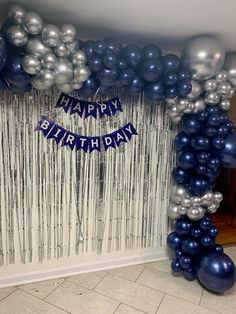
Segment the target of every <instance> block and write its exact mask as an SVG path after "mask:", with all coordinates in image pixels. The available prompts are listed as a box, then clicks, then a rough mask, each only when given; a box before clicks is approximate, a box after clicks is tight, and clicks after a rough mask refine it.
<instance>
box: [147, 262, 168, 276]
mask: <svg viewBox="0 0 236 314" xmlns="http://www.w3.org/2000/svg"><path fill="white" fill-rule="evenodd" d="M170 264H171V260H169V259H165V260H163V261H157V262H152V263H148V264H145V265H146V267H150V268H154V269H157V270H160V271H164V272H166V273H171V268H170Z"/></svg>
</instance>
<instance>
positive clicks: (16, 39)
mask: <svg viewBox="0 0 236 314" xmlns="http://www.w3.org/2000/svg"><path fill="white" fill-rule="evenodd" d="M7 40H8V41H9V43H10V44H12V45H13V46H15V47H22V46H24V45H25V44H26V43H27V41H28V34H27V33H26V32H25V31H24V29H23V28H22V27H21V26H20V25H12V26H10V27H9V28H8V30H7Z"/></svg>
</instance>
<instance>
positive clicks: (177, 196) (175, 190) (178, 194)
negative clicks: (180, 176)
mask: <svg viewBox="0 0 236 314" xmlns="http://www.w3.org/2000/svg"><path fill="white" fill-rule="evenodd" d="M187 196H188V193H187V191H186V188H185V187H184V186H182V185H179V184H174V185H172V188H171V196H170V197H171V200H172V201H173V202H174V203H176V204H180V203H181V200H182V199H183V198H184V197H187Z"/></svg>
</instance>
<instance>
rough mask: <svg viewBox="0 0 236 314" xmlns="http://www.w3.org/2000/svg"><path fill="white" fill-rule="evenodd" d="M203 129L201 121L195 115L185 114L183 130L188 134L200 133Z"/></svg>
mask: <svg viewBox="0 0 236 314" xmlns="http://www.w3.org/2000/svg"><path fill="white" fill-rule="evenodd" d="M200 129H201V123H200V122H199V121H198V120H197V119H196V117H195V116H194V115H184V116H183V118H182V130H183V132H185V133H186V134H190V135H191V134H196V133H199V131H200Z"/></svg>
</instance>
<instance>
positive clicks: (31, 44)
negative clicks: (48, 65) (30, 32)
mask: <svg viewBox="0 0 236 314" xmlns="http://www.w3.org/2000/svg"><path fill="white" fill-rule="evenodd" d="M49 51H51V50H50V48H48V47H47V46H46V45H45V44H44V43H43V42H42V40H41V39H40V38H38V37H32V38H30V39H29V40H28V42H27V44H26V46H25V52H26V53H27V54H36V55H42V54H44V53H46V52H49Z"/></svg>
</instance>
